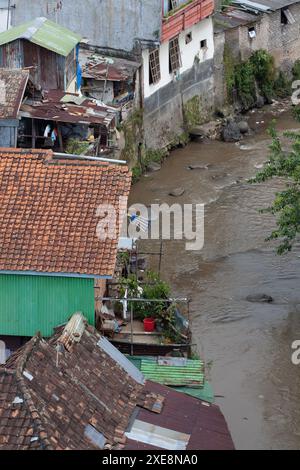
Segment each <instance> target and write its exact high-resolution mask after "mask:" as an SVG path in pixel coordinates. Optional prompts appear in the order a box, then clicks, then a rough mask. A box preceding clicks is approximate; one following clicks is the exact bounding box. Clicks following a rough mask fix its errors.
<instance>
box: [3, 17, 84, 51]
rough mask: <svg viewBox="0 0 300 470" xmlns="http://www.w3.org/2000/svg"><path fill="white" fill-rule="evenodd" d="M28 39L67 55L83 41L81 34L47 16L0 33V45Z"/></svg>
mask: <svg viewBox="0 0 300 470" xmlns="http://www.w3.org/2000/svg"><path fill="white" fill-rule="evenodd" d="M17 39H26V40H28V41H30V42H32V43H33V44H36V45H38V46H41V47H44V48H45V49H48V50H49V51H52V52H55V53H56V54H59V55H62V56H64V57H67V56H68V55H69V54H70V52H71V51H72V50H73V49H74V48H75V47H76V45H77V44H79V42H80V41H81V39H82V38H81V36H80V35H79V34H76V33H73V32H72V31H70V30H69V29H66V28H63V27H62V26H60V25H59V24H57V23H53V22H52V21H50V20H47V18H36V19H34V20H32V21H28V22H26V23H23V24H21V25H19V26H16V27H15V28H11V29H9V30H8V31H4V32H3V33H1V34H0V46H1V45H3V44H8V43H10V42H13V41H16V40H17Z"/></svg>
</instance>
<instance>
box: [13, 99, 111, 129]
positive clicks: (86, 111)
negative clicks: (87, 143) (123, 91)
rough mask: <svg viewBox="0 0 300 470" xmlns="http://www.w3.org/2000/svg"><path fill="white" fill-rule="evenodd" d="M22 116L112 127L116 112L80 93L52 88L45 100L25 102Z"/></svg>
mask: <svg viewBox="0 0 300 470" xmlns="http://www.w3.org/2000/svg"><path fill="white" fill-rule="evenodd" d="M77 103H81V104H77ZM20 116H21V117H28V118H33V119H42V120H45V121H56V122H68V123H73V124H86V125H90V124H99V125H104V126H105V127H110V126H112V125H113V124H114V119H115V112H114V111H113V108H111V107H108V106H105V105H103V106H99V105H97V103H96V102H95V101H94V100H91V99H89V98H85V97H80V95H78V94H74V93H73V94H72V93H65V92H63V91H60V90H51V91H49V92H46V93H45V98H44V100H43V101H39V102H25V103H23V105H22V106H21V109H20Z"/></svg>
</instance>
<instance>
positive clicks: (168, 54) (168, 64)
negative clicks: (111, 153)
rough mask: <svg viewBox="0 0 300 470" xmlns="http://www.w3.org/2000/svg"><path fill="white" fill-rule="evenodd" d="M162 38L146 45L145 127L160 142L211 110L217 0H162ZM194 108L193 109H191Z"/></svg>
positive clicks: (150, 141) (149, 140)
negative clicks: (214, 12)
mask: <svg viewBox="0 0 300 470" xmlns="http://www.w3.org/2000/svg"><path fill="white" fill-rule="evenodd" d="M162 3H163V5H162V11H161V35H160V38H159V41H158V43H156V44H152V45H150V47H148V48H145V49H144V50H143V53H142V54H143V64H144V66H143V72H144V110H145V114H144V127H145V141H146V145H147V146H148V147H155V148H161V147H162V146H163V145H168V144H170V143H171V142H172V141H173V140H174V139H175V140H176V137H178V135H180V134H181V133H182V132H183V129H184V126H183V123H184V121H186V118H187V116H190V115H191V114H192V115H193V118H192V119H191V120H190V122H185V124H186V125H185V127H186V128H188V127H189V126H195V125H196V124H197V123H200V122H201V121H204V120H205V119H206V118H207V117H208V116H209V115H210V114H211V113H212V111H213V108H214V100H213V89H214V80H213V58H214V40H213V22H212V14H213V11H214V1H213V0H192V1H185V0H170V1H167V0H164V1H163V2H162ZM191 111H192V112H191Z"/></svg>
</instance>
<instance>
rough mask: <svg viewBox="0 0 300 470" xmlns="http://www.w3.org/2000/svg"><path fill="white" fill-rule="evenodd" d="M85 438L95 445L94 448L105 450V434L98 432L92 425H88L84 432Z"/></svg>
mask: <svg viewBox="0 0 300 470" xmlns="http://www.w3.org/2000/svg"><path fill="white" fill-rule="evenodd" d="M84 436H85V437H87V438H88V439H89V440H90V441H91V442H92V443H93V444H94V446H96V447H98V448H99V449H101V450H102V449H104V446H105V444H106V439H105V437H104V436H103V434H102V433H101V432H99V431H97V429H96V428H94V426H92V425H91V424H88V425H87V426H86V428H85V430H84Z"/></svg>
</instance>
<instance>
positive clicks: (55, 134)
mask: <svg viewBox="0 0 300 470" xmlns="http://www.w3.org/2000/svg"><path fill="white" fill-rule="evenodd" d="M57 136H58V132H57V129H53V131H52V132H51V140H52V142H56V140H57Z"/></svg>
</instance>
